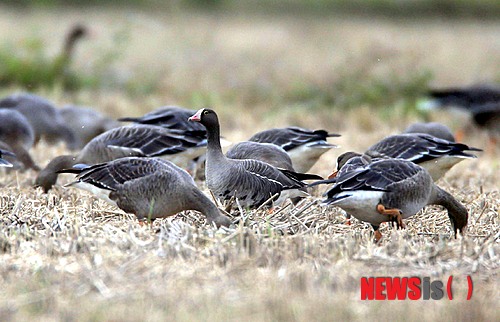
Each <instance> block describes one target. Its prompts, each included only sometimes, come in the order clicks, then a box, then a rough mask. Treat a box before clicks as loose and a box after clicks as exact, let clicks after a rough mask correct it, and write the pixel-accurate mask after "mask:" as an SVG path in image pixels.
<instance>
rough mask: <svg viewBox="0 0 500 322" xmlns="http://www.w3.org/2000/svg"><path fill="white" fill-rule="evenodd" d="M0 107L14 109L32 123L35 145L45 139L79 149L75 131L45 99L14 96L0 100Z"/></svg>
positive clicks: (19, 94)
mask: <svg viewBox="0 0 500 322" xmlns="http://www.w3.org/2000/svg"><path fill="white" fill-rule="evenodd" d="M0 107H4V108H12V109H15V110H17V111H18V112H20V113H22V114H23V115H24V116H25V117H26V119H27V120H28V121H29V122H30V124H31V127H32V128H33V131H34V135H35V144H36V143H37V142H38V141H39V140H40V139H41V138H45V139H46V140H47V141H48V142H49V143H54V142H58V141H60V140H62V141H64V142H65V143H66V145H67V146H68V148H70V149H72V150H75V149H77V148H78V141H77V140H76V137H75V135H74V133H73V131H72V130H71V129H70V128H69V127H68V126H67V125H66V124H65V121H64V119H63V118H62V116H61V115H60V114H59V111H58V110H57V109H56V108H55V107H54V105H53V104H52V103H51V102H50V101H48V100H46V99H45V98H43V97H40V96H38V95H34V94H28V93H18V94H13V95H10V96H8V97H5V98H3V99H2V100H0Z"/></svg>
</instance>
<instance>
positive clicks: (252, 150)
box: [226, 141, 295, 171]
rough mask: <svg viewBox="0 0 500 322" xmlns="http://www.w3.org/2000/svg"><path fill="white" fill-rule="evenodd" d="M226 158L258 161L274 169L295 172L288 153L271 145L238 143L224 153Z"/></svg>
mask: <svg viewBox="0 0 500 322" xmlns="http://www.w3.org/2000/svg"><path fill="white" fill-rule="evenodd" d="M226 157H228V158H229V159H254V160H259V161H262V162H266V163H269V164H270V165H272V166H274V167H276V168H280V169H285V170H289V171H295V169H294V168H293V166H292V159H291V158H290V156H289V155H288V153H286V151H285V150H284V149H283V148H281V147H279V146H277V145H274V144H271V143H259V142H251V141H244V142H239V143H236V144H235V145H234V146H232V147H231V148H230V149H229V150H228V151H227V152H226Z"/></svg>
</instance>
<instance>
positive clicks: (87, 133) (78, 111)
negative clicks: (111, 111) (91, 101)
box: [59, 105, 120, 149]
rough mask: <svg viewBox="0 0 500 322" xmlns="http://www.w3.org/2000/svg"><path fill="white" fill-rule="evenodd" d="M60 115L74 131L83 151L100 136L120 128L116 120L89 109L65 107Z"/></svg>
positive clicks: (72, 106) (79, 147) (79, 146)
mask: <svg viewBox="0 0 500 322" xmlns="http://www.w3.org/2000/svg"><path fill="white" fill-rule="evenodd" d="M59 113H60V114H61V116H62V118H63V119H64V122H65V124H66V125H67V126H68V127H69V128H70V129H72V130H73V133H74V135H75V139H76V140H77V142H78V149H82V148H83V147H84V146H85V145H86V144H87V143H89V142H90V140H92V139H93V138H95V137H96V136H98V135H99V134H101V133H104V132H106V131H109V130H111V129H113V128H116V127H119V126H120V124H119V123H118V122H116V121H115V120H113V119H111V118H110V117H107V116H104V115H102V114H101V113H99V112H97V111H96V110H94V109H92V108H89V107H83V106H74V105H65V106H64V107H63V108H62V109H60V110H59Z"/></svg>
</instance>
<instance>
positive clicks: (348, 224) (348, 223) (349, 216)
mask: <svg viewBox="0 0 500 322" xmlns="http://www.w3.org/2000/svg"><path fill="white" fill-rule="evenodd" d="M344 224H345V225H347V226H350V225H351V215H349V214H347V215H346V216H345V223H344Z"/></svg>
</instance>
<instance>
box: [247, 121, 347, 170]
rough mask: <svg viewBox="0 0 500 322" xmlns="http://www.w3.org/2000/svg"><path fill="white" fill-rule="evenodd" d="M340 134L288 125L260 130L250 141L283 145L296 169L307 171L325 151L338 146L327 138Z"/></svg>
mask: <svg viewBox="0 0 500 322" xmlns="http://www.w3.org/2000/svg"><path fill="white" fill-rule="evenodd" d="M339 136H340V135H339V134H334V133H328V132H327V131H325V130H314V131H313V130H308V129H304V128H300V127H286V128H275V129H269V130H265V131H262V132H258V133H256V134H254V135H253V136H252V137H251V138H250V139H248V141H253V142H260V143H272V144H275V145H277V146H280V147H282V148H283V149H284V150H285V151H287V153H288V154H289V155H290V158H291V159H292V164H293V167H294V169H295V170H296V171H298V172H307V171H309V169H311V168H312V167H313V166H314V164H315V163H316V162H317V161H318V159H319V158H320V157H321V156H322V155H323V154H324V153H325V152H327V151H328V150H330V149H332V148H334V147H337V146H336V145H333V144H330V143H328V142H327V141H326V140H327V138H329V137H339Z"/></svg>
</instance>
